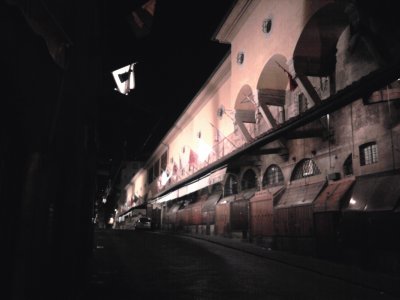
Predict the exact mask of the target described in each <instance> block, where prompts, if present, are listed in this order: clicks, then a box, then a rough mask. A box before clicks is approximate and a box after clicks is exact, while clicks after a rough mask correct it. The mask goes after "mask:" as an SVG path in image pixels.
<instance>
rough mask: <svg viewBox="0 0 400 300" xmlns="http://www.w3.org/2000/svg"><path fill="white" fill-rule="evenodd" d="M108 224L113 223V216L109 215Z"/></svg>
mask: <svg viewBox="0 0 400 300" xmlns="http://www.w3.org/2000/svg"><path fill="white" fill-rule="evenodd" d="M108 224H110V225H111V224H114V218H112V217H111V218H110V220H108Z"/></svg>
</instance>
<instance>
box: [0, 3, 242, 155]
mask: <svg viewBox="0 0 400 300" xmlns="http://www.w3.org/2000/svg"><path fill="white" fill-rule="evenodd" d="M60 1H61V0H60ZM132 1H133V0H132ZM233 2H234V1H233V0H196V1H184V0H158V1H157V6H156V11H155V15H154V19H153V24H152V28H151V33H150V34H149V35H147V36H145V37H143V38H141V39H138V38H136V37H135V35H134V34H133V31H132V30H131V28H130V26H129V25H128V23H127V21H126V18H127V17H128V15H129V12H130V10H129V9H127V8H126V7H129V5H131V2H130V0H129V1H128V0H124V1H121V3H124V4H125V6H124V5H120V3H119V2H118V3H119V4H118V5H120V6H119V7H118V8H115V7H114V6H115V4H114V3H116V2H113V1H105V4H106V7H107V9H106V11H105V14H104V20H105V22H104V25H103V32H102V45H103V48H102V55H103V56H102V61H103V62H102V69H103V74H102V78H103V83H102V85H101V86H100V87H99V89H101V91H100V95H101V96H100V98H99V100H98V107H97V110H96V118H97V120H98V129H99V131H98V137H99V143H100V157H101V158H102V159H106V160H107V159H110V158H113V159H116V160H120V159H121V158H123V154H122V153H123V152H124V151H123V150H122V149H123V145H124V144H126V147H125V153H126V155H125V159H135V160H145V159H146V158H147V157H148V155H149V154H151V152H152V151H153V150H154V148H155V147H156V146H157V144H158V141H159V140H160V139H161V138H162V137H163V136H164V135H165V134H166V132H167V131H168V130H169V128H170V127H171V126H172V125H173V123H174V122H175V120H176V119H177V118H178V117H179V115H180V114H181V112H182V111H183V109H184V108H185V107H186V106H187V105H188V103H189V102H190V101H191V100H192V99H193V97H194V96H195V94H196V93H197V92H198V91H199V90H200V88H201V87H202V86H203V84H204V83H205V81H206V80H207V78H208V77H209V76H210V75H211V73H212V72H213V71H214V69H215V68H216V66H217V65H218V64H219V62H220V61H221V59H222V58H223V57H224V56H225V54H226V53H227V51H228V50H229V46H227V45H223V44H219V43H218V42H216V41H212V40H211V38H212V35H213V33H214V32H215V31H216V30H217V28H218V26H219V25H220V23H221V21H222V19H223V17H224V16H225V15H226V13H227V12H228V11H229V9H230V7H231V5H232V3H233ZM132 3H133V2H132ZM64 17H65V16H64ZM67 19H68V18H67ZM69 19H70V18H69ZM0 39H1V40H0V44H1V45H2V47H0V51H1V55H0V59H1V60H0V63H1V65H0V67H1V68H2V70H3V72H2V75H1V77H2V78H1V80H0V83H1V89H2V93H3V94H2V98H3V101H5V102H6V103H5V105H4V106H3V108H4V109H3V110H2V113H1V116H0V117H1V119H2V124H4V125H5V127H7V128H6V129H4V126H3V130H14V129H15V126H21V127H22V128H19V129H18V130H19V132H24V133H23V134H24V135H26V136H25V139H26V140H29V139H30V136H34V135H36V136H37V133H38V132H40V134H39V135H40V136H39V138H35V141H33V142H32V143H30V145H31V147H32V148H35V147H36V146H35V143H40V141H41V140H45V139H47V138H48V136H49V128H51V124H50V122H51V119H52V114H53V112H54V103H55V102H56V101H55V99H56V98H57V95H58V93H59V92H58V88H59V86H60V78H61V73H62V71H61V70H60V68H58V67H57V66H56V64H55V63H54V61H52V59H51V57H50V55H49V53H48V51H47V47H46V45H45V43H44V40H43V39H42V38H41V37H40V36H38V35H37V34H35V33H33V31H32V29H31V28H30V27H29V25H28V24H27V22H26V20H25V19H24V17H23V16H22V14H21V12H20V11H19V10H18V9H17V8H16V7H13V6H9V5H7V4H5V3H4V2H2V3H1V6H0ZM131 62H137V65H136V66H135V79H136V88H135V89H134V90H133V91H131V93H130V94H129V95H128V96H125V95H121V94H119V93H118V92H116V91H115V90H114V87H115V84H114V81H113V78H112V75H111V71H113V70H114V69H117V68H120V67H122V66H124V65H127V64H129V63H131ZM5 95H6V96H5ZM4 96H5V97H4ZM49 120H50V121H49ZM18 130H17V131H18Z"/></svg>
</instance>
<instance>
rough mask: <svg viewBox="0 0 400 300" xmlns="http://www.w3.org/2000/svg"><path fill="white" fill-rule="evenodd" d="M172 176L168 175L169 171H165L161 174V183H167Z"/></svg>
mask: <svg viewBox="0 0 400 300" xmlns="http://www.w3.org/2000/svg"><path fill="white" fill-rule="evenodd" d="M170 177H171V176H168V173H167V171H163V172H162V174H161V185H162V186H164V185H166V184H167V182H168V180H169V179H170Z"/></svg>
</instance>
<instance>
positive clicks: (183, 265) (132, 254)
mask: <svg viewBox="0 0 400 300" xmlns="http://www.w3.org/2000/svg"><path fill="white" fill-rule="evenodd" d="M95 244H96V249H95V255H94V261H93V272H92V275H91V278H90V284H89V287H88V289H87V291H86V293H85V295H83V296H82V299H296V300H297V299H307V300H308V299H396V298H395V297H391V296H389V295H388V294H387V293H383V292H380V291H379V290H376V289H369V288H367V287H365V286H361V285H356V284H351V283H347V282H345V281H343V280H340V279H337V278H336V279H335V278H332V277H329V276H324V275H321V274H319V273H316V272H312V271H310V270H306V269H303V268H299V267H295V266H290V265H288V264H282V263H280V262H277V261H273V260H270V259H267V258H265V257H260V256H256V255H252V254H249V253H246V252H243V251H239V250H236V249H232V248H227V247H224V246H221V245H218V244H216V243H210V242H208V241H204V240H199V239H193V238H190V237H184V236H177V235H168V234H162V233H157V232H136V231H99V232H97V233H96V242H95Z"/></svg>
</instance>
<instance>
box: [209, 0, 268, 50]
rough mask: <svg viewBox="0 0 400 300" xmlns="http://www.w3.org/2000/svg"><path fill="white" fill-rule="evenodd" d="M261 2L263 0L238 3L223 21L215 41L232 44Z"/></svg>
mask: <svg viewBox="0 0 400 300" xmlns="http://www.w3.org/2000/svg"><path fill="white" fill-rule="evenodd" d="M260 1H261V0H238V1H236V3H235V5H234V6H233V8H232V10H231V11H230V13H229V14H228V16H227V17H226V18H225V20H223V23H222V25H221V27H220V28H219V29H218V30H217V31H216V33H215V34H214V36H213V40H216V41H218V42H220V43H223V44H230V43H231V42H232V40H233V38H234V37H235V35H236V34H237V32H238V31H239V30H240V28H242V26H243V24H244V22H245V21H246V20H247V19H248V18H249V16H250V15H251V13H252V12H253V11H254V9H255V8H256V7H257V5H258V4H259V3H260Z"/></svg>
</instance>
